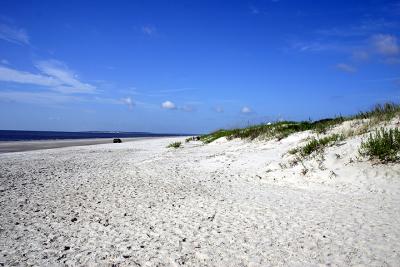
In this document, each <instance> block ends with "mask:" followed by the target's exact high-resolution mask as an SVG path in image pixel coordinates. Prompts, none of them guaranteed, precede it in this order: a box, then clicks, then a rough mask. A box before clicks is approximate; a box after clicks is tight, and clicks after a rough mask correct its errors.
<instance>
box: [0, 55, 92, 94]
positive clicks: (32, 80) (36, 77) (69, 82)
mask: <svg viewBox="0 0 400 267" xmlns="http://www.w3.org/2000/svg"><path fill="white" fill-rule="evenodd" d="M36 68H37V69H38V70H39V71H40V73H30V72H25V71H20V70H16V69H12V68H9V67H6V66H0V81H4V82H14V83H20V84H33V85H38V86H44V87H46V88H48V89H50V90H53V91H58V92H62V93H94V92H95V90H96V87H95V86H93V85H91V84H88V83H83V82H81V81H79V80H78V78H77V75H76V74H75V73H74V72H73V71H71V70H70V69H68V67H67V66H66V65H65V64H63V63H62V62H60V61H55V60H48V61H40V62H37V63H36Z"/></svg>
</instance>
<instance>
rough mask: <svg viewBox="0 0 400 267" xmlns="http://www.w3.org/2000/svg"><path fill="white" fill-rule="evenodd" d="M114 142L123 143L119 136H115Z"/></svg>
mask: <svg viewBox="0 0 400 267" xmlns="http://www.w3.org/2000/svg"><path fill="white" fill-rule="evenodd" d="M113 143H122V140H121V139H119V138H114V140H113Z"/></svg>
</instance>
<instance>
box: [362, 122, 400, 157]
mask: <svg viewBox="0 0 400 267" xmlns="http://www.w3.org/2000/svg"><path fill="white" fill-rule="evenodd" d="M359 152H360V154H361V155H363V156H369V157H370V159H374V158H377V159H379V160H381V161H383V162H389V161H398V160H399V159H400V156H399V153H400V131H399V129H398V128H395V129H389V130H386V129H385V128H381V129H380V130H376V131H375V133H374V134H372V133H371V134H370V136H369V137H368V139H367V140H365V141H363V142H362V143H361V147H360V151H359Z"/></svg>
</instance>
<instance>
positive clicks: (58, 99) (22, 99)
mask: <svg viewBox="0 0 400 267" xmlns="http://www.w3.org/2000/svg"><path fill="white" fill-rule="evenodd" d="M0 100H1V101H7V102H18V103H25V104H34V105H46V106H49V105H50V106H54V105H58V104H64V103H67V102H74V103H76V102H80V101H82V99H81V98H80V97H77V96H72V95H64V94H59V93H57V92H19V91H14V90H5V91H0Z"/></svg>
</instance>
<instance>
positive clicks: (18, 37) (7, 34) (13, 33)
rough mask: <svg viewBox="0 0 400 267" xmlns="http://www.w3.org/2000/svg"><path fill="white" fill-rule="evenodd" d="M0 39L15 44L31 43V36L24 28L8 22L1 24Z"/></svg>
mask: <svg viewBox="0 0 400 267" xmlns="http://www.w3.org/2000/svg"><path fill="white" fill-rule="evenodd" d="M0 39H3V40H5V41H8V42H11V43H15V44H26V45H27V44H29V36H28V34H27V33H26V31H25V30H24V29H21V28H16V27H13V26H9V25H6V24H0Z"/></svg>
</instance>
